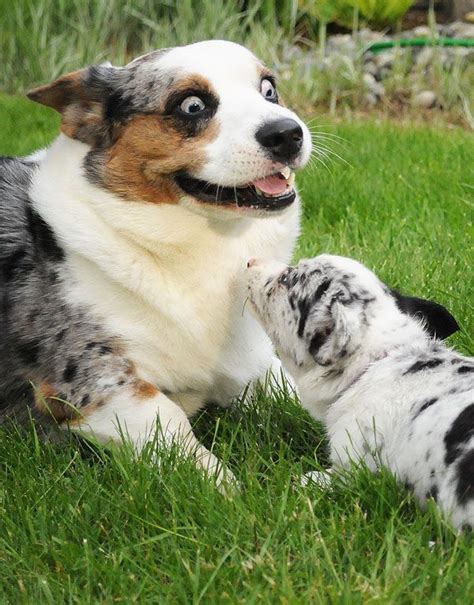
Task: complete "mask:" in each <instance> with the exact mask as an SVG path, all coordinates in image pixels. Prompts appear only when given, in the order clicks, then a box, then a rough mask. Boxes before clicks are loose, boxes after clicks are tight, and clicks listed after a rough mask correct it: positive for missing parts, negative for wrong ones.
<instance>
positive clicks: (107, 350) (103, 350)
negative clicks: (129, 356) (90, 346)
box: [99, 345, 113, 355]
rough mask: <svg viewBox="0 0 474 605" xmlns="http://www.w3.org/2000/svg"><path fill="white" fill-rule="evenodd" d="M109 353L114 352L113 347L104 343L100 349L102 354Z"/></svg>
mask: <svg viewBox="0 0 474 605" xmlns="http://www.w3.org/2000/svg"><path fill="white" fill-rule="evenodd" d="M109 353H113V349H112V347H109V346H108V345H102V346H101V347H100V349H99V354H100V355H108V354H109Z"/></svg>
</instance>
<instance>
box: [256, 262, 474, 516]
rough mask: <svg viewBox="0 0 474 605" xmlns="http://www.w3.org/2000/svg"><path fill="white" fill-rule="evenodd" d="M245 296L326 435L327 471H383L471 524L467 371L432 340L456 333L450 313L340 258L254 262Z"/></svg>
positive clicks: (465, 361) (472, 415) (473, 454)
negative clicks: (353, 467) (362, 466)
mask: <svg viewBox="0 0 474 605" xmlns="http://www.w3.org/2000/svg"><path fill="white" fill-rule="evenodd" d="M248 287H249V292H250V300H251V302H252V306H253V308H254V311H255V313H256V315H257V317H258V319H259V320H260V322H261V323H262V325H263V327H264V328H265V330H266V331H267V333H268V335H269V336H270V337H271V338H272V340H273V342H274V344H275V345H276V348H277V350H278V353H279V355H280V357H281V360H282V362H283V365H284V366H285V368H286V369H287V370H288V371H289V372H290V374H291V375H292V376H293V378H294V379H295V381H296V384H297V386H298V388H299V392H300V397H301V401H302V404H303V405H304V406H305V408H307V409H308V411H309V412H310V413H311V414H312V415H313V416H314V417H315V418H317V419H318V420H321V421H323V422H324V423H325V425H326V427H327V430H328V434H329V438H330V445H331V459H332V463H333V465H334V467H335V468H337V467H349V465H350V463H351V461H354V460H360V459H362V460H363V461H364V462H365V463H367V465H368V466H369V468H371V469H372V470H374V471H375V470H376V469H377V467H378V464H380V463H382V464H383V465H385V466H386V467H388V468H389V469H390V470H391V471H393V473H394V474H395V475H396V476H397V478H399V479H400V481H402V482H405V483H406V484H407V485H409V486H412V489H413V491H414V492H415V494H416V496H417V497H418V498H419V500H420V502H421V503H422V504H424V503H425V502H426V501H427V500H428V499H429V498H433V499H434V500H436V501H437V502H438V505H439V506H440V508H441V509H442V510H443V512H444V513H445V514H446V515H447V516H448V517H450V518H451V520H452V523H453V524H454V525H455V526H456V527H458V528H461V527H464V526H467V527H474V362H473V360H472V359H470V358H467V357H463V356H462V355H460V354H459V353H457V352H456V351H453V350H452V349H450V348H448V347H447V346H445V345H444V344H443V343H442V342H441V340H440V338H444V337H446V336H448V335H449V334H451V333H452V332H454V331H455V330H456V329H457V324H456V321H455V320H454V318H453V317H452V316H451V315H450V314H449V313H448V311H446V309H444V308H443V307H442V306H441V305H438V304H436V303H433V302H431V301H424V300H422V299H418V298H411V297H405V296H402V295H400V294H398V293H396V292H394V291H393V290H390V289H389V288H388V287H387V286H386V285H385V284H383V283H382V282H381V281H380V280H379V279H378V278H377V277H376V275H374V273H372V272H371V271H370V270H369V269H367V268H366V267H364V266H363V265H361V264H360V263H358V262H356V261H354V260H351V259H348V258H343V257H339V256H330V255H322V256H318V257H317V258H314V259H310V260H303V261H301V262H300V263H299V264H298V265H297V266H296V267H288V266H286V265H281V264H279V263H274V262H269V263H266V262H264V261H259V260H256V259H252V260H251V261H249V269H248Z"/></svg>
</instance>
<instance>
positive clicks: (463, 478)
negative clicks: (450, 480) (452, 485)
mask: <svg viewBox="0 0 474 605" xmlns="http://www.w3.org/2000/svg"><path fill="white" fill-rule="evenodd" d="M457 479H458V484H457V486H456V495H457V497H458V500H459V502H460V503H461V504H466V502H467V501H468V500H472V499H473V498H474V449H472V450H470V451H469V452H467V454H465V455H464V456H463V457H462V458H461V460H460V461H459V463H458V467H457Z"/></svg>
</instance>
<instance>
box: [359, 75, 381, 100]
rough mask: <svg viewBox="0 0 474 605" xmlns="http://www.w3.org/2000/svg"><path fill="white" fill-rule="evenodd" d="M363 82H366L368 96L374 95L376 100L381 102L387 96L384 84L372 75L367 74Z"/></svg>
mask: <svg viewBox="0 0 474 605" xmlns="http://www.w3.org/2000/svg"><path fill="white" fill-rule="evenodd" d="M362 80H363V82H364V85H365V88H366V90H367V93H368V94H371V95H373V96H374V97H375V98H376V100H377V101H378V100H380V99H381V98H382V97H383V96H384V94H385V88H384V86H383V84H381V83H380V82H377V80H376V79H375V78H374V76H373V75H372V74H369V73H365V74H364V75H363V76H362Z"/></svg>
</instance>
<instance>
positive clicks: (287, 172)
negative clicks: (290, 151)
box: [280, 166, 292, 180]
mask: <svg viewBox="0 0 474 605" xmlns="http://www.w3.org/2000/svg"><path fill="white" fill-rule="evenodd" d="M280 174H281V175H282V176H283V178H284V179H286V180H288V179H289V178H290V176H291V174H292V172H291V168H290V167H289V166H285V168H283V170H280Z"/></svg>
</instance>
